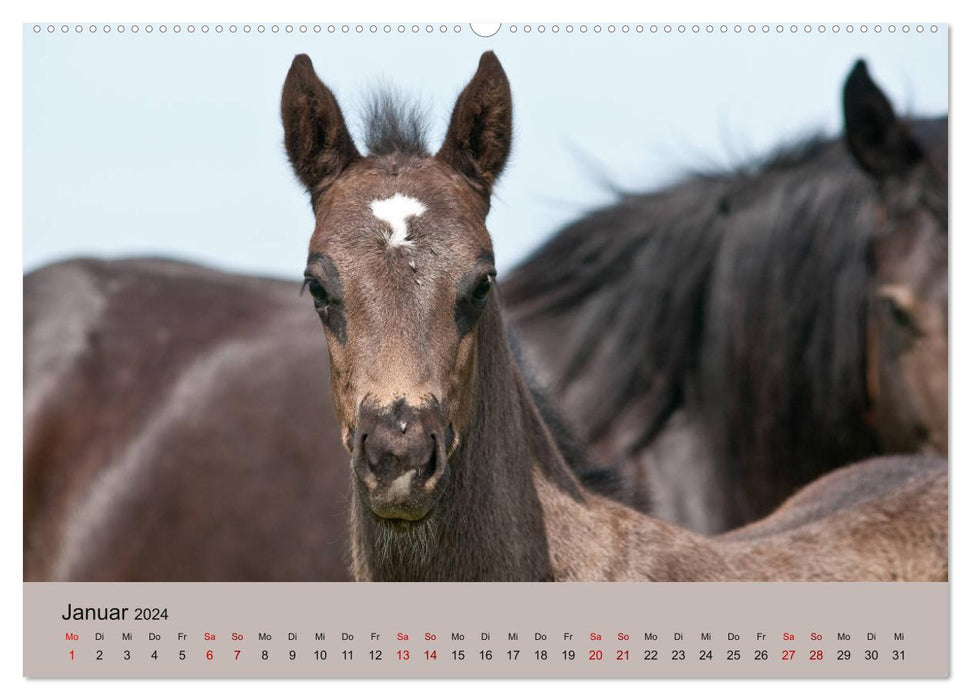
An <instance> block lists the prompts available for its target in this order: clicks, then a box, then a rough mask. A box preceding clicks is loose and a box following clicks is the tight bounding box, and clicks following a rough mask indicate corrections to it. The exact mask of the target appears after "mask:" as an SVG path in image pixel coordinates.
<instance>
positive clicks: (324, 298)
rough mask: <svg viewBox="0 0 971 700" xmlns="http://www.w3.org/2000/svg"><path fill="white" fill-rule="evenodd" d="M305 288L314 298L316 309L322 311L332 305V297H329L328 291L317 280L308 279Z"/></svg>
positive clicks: (305, 281)
mask: <svg viewBox="0 0 971 700" xmlns="http://www.w3.org/2000/svg"><path fill="white" fill-rule="evenodd" d="M303 286H304V287H305V288H306V289H307V291H308V292H310V296H312V297H313V298H314V307H315V308H317V309H322V308H324V307H325V306H327V304H329V303H330V297H329V296H328V295H327V290H326V289H324V288H323V286H322V285H321V284H320V282H318V281H317V280H315V279H313V278H309V277H308V278H307V279H305V280H304V282H303Z"/></svg>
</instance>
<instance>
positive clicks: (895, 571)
mask: <svg viewBox="0 0 971 700" xmlns="http://www.w3.org/2000/svg"><path fill="white" fill-rule="evenodd" d="M947 485H948V467H947V461H946V460H944V459H942V458H939V457H925V456H916V455H915V456H899V457H882V458H876V459H871V460H867V461H865V462H860V463H858V464H853V465H850V466H847V467H843V468H842V469H839V470H836V471H834V472H831V473H829V474H827V475H825V476H823V477H821V478H820V479H817V480H816V481H815V482H813V483H812V484H810V485H809V486H807V487H805V488H803V489H801V490H800V491H799V492H797V493H796V494H795V495H794V496H792V497H791V498H789V499H788V500H787V501H785V502H784V503H783V504H782V505H781V506H779V508H778V509H777V510H776V511H775V512H774V513H772V514H771V515H770V516H768V517H767V518H764V519H762V520H760V521H758V522H755V523H753V524H751V525H748V526H746V527H743V528H740V529H738V530H734V531H732V532H730V533H726V534H725V535H722V536H721V537H719V538H717V539H718V540H719V541H721V542H724V543H726V544H728V543H732V544H733V545H737V547H738V548H739V551H742V552H745V550H746V549H747V550H748V553H749V554H754V555H755V556H756V557H758V556H759V555H760V553H766V552H774V553H775V554H773V555H772V556H774V557H775V558H777V559H780V562H772V561H769V562H765V561H757V564H756V566H757V567H759V568H760V569H761V570H763V571H765V572H767V573H771V572H772V571H774V570H776V569H777V568H781V567H777V566H775V565H774V564H775V563H781V559H785V560H786V562H785V566H787V567H788V568H790V569H792V568H793V567H795V568H796V569H797V570H798V569H799V566H800V563H799V562H797V561H796V560H797V559H798V560H804V561H803V564H804V565H805V568H806V574H805V578H807V579H813V580H834V581H835V580H870V579H873V580H907V581H922V580H931V581H935V580H937V581H943V580H947V571H948V549H947V542H948V535H947V533H948V517H947V504H948V500H947V499H948V494H947ZM783 542H788V543H789V545H790V546H789V547H787V548H780V547H779V545H780V543H783ZM730 546H731V545H730ZM810 548H811V549H810ZM806 551H814V552H815V554H814V556H813V557H812V558H811V561H810V559H809V558H805V552H806ZM800 552H801V553H802V554H800ZM753 561H756V560H753Z"/></svg>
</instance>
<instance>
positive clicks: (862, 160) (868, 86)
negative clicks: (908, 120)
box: [843, 60, 922, 178]
mask: <svg viewBox="0 0 971 700" xmlns="http://www.w3.org/2000/svg"><path fill="white" fill-rule="evenodd" d="M843 119H844V122H845V128H846V142H847V144H848V145H849V148H850V152H851V153H852V154H853V157H854V158H856V161H857V162H858V163H859V164H860V167H861V168H863V169H864V170H866V171H867V172H868V173H870V174H871V175H874V176H875V177H878V178H885V177H888V176H891V175H900V174H902V173H904V172H906V171H907V170H909V169H910V168H912V167H913V166H914V165H915V164H916V163H917V162H918V161H919V160H920V159H921V157H922V156H921V150H920V146H918V145H917V141H915V140H914V137H913V136H912V135H911V133H910V130H909V129H908V128H907V125H906V124H905V123H904V122H903V121H901V120H900V119H898V118H897V115H896V114H894V111H893V107H891V106H890V101H889V100H888V99H887V97H886V95H884V94H883V92H882V91H881V90H880V88H879V87H877V85H876V83H874V82H873V80H872V79H871V78H870V73H869V71H867V67H866V63H865V62H864V61H862V60H859V61H857V62H856V65H854V66H853V70H852V71H850V74H849V76H848V77H847V78H846V84H845V85H844V86H843Z"/></svg>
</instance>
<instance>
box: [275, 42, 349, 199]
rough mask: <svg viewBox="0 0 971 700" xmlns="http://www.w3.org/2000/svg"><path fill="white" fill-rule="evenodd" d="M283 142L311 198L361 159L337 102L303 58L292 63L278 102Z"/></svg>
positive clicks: (298, 57)
mask: <svg viewBox="0 0 971 700" xmlns="http://www.w3.org/2000/svg"><path fill="white" fill-rule="evenodd" d="M280 115H281V117H282V118H283V134H284V142H285V144H286V148H287V155H288V156H289V157H290V164H291V165H292V166H293V171H294V172H295V173H296V174H297V177H299V178H300V181H301V182H302V183H303V184H304V186H305V187H306V188H307V190H308V191H309V192H311V194H313V193H314V192H318V191H320V190H322V189H325V188H326V187H327V186H328V185H330V184H331V183H332V182H333V181H334V179H335V178H336V177H337V176H338V175H340V174H341V172H343V170H344V168H346V167H347V166H348V165H350V164H351V163H353V162H354V161H355V160H357V159H358V158H360V157H361V156H360V154H359V153H358V151H357V147H356V146H355V145H354V140H353V139H352V138H351V134H350V132H349V131H348V130H347V125H346V124H345V123H344V115H343V114H341V108H340V106H339V105H338V104H337V100H336V99H335V98H334V93H332V92H331V91H330V90H329V89H328V88H327V86H326V85H324V84H323V83H322V82H321V81H320V78H318V77H317V74H316V73H315V72H314V66H313V64H312V63H311V62H310V58H308V57H307V56H306V54H300V55H299V56H297V57H296V58H294V59H293V64H292V65H291V66H290V72H289V73H287V79H286V81H285V82H284V83H283V97H282V99H281V100H280Z"/></svg>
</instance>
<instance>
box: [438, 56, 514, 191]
mask: <svg viewBox="0 0 971 700" xmlns="http://www.w3.org/2000/svg"><path fill="white" fill-rule="evenodd" d="M511 146H512V93H511V92H510V90H509V80H508V79H507V78H506V73H505V71H504V70H503V69H502V65H501V64H500V63H499V59H498V58H496V55H495V54H494V53H492V51H486V52H485V53H484V54H482V58H480V59H479V68H478V70H476V72H475V75H474V76H473V77H472V80H471V81H470V82H469V84H468V85H466V86H465V89H464V90H462V93H461V94H460V95H459V97H458V100H456V102H455V109H453V110H452V121H451V123H450V124H449V127H448V133H447V134H446V135H445V143H444V144H442V148H441V150H439V151H438V154H437V155H436V156H435V157H436V158H439V159H441V160H443V161H445V162H446V163H448V164H449V165H450V166H452V167H453V168H455V169H456V170H458V171H459V172H460V173H462V174H463V175H464V176H465V177H466V178H467V179H468V180H469V181H470V182H471V183H472V184H473V185H474V186H475V187H476V189H478V190H479V191H480V192H481V194H482V195H483V197H484V198H485V199H486V201H487V202H488V199H489V195H490V193H491V192H492V186H493V185H494V184H495V182H496V179H497V178H498V177H499V174H500V173H501V172H502V169H503V167H504V166H505V165H506V159H507V158H508V157H509V149H510V147H511Z"/></svg>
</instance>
